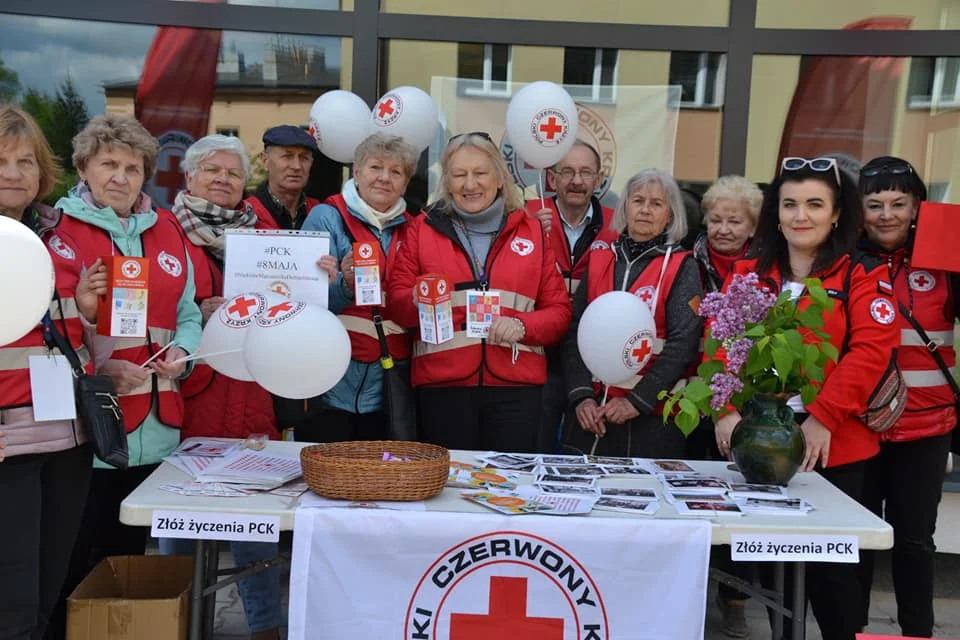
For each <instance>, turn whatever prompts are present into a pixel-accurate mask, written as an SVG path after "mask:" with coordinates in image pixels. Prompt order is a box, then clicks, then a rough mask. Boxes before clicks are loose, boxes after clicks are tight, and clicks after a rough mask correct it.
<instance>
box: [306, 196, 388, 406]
mask: <svg viewBox="0 0 960 640" xmlns="http://www.w3.org/2000/svg"><path fill="white" fill-rule="evenodd" d="M342 194H343V197H344V200H346V202H347V209H348V210H349V211H350V215H352V216H353V217H355V218H357V219H358V220H361V221H364V224H367V223H366V221H365V220H364V218H363V217H362V216H361V215H360V214H359V213H356V211H355V208H354V207H352V206H351V203H352V202H355V200H356V199H357V198H359V196H358V195H357V191H356V188H355V187H353V181H352V180H351V181H349V182H348V183H347V184H345V185H344V188H343V191H342ZM405 222H406V218H405V217H404V216H398V217H396V218H394V219H393V220H391V221H389V222H388V223H387V224H386V225H385V226H384V229H383V231H378V230H377V229H376V228H374V227H371V226H370V225H369V224H367V227H368V228H369V229H370V231H371V233H373V235H374V236H375V237H377V238H378V239H379V240H380V246H381V247H383V252H384V253H385V254H386V253H388V252H389V249H390V241H391V239H392V238H393V231H394V229H396V228H397V227H398V226H400V225H401V224H404V223H405ZM303 230H304V231H326V232H327V233H329V234H330V255H332V256H333V257H334V258H336V259H337V264H338V265H339V264H340V262H341V261H342V260H343V259H344V257H346V256H347V254H348V253H350V252H352V251H353V240H352V239H351V238H350V234H349V233H348V232H347V229H346V227H345V226H344V224H343V219H342V218H341V217H340V212H339V211H337V209H336V208H335V207H332V206H330V205H328V204H319V205H317V206H316V207H314V208H313V209H312V210H311V211H310V214H309V215H308V216H307V219H306V220H305V221H304V223H303ZM351 304H353V291H351V290H350V288H349V287H348V286H347V285H346V284H345V283H344V282H343V274H342V273H340V274H337V280H336V282H333V283H331V285H330V296H329V309H330V312H331V313H334V314H339V313H340V312H341V311H342V310H343V309H344V308H345V307H348V306H350V305H351ZM320 401H321V402H322V403H323V404H324V405H325V406H327V407H330V408H332V409H340V410H342V411H349V412H350V413H374V412H376V411H380V409H381V407H382V405H383V368H382V367H381V366H380V362H379V361H378V362H357V361H356V360H351V361H350V366H349V367H347V373H346V374H345V375H344V376H343V378H341V379H340V382H338V383H337V384H336V386H334V387H333V388H332V389H330V390H329V391H327V392H326V393H325V394H323V396H321V400H320Z"/></svg>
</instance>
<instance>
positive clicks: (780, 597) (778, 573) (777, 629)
mask: <svg viewBox="0 0 960 640" xmlns="http://www.w3.org/2000/svg"><path fill="white" fill-rule="evenodd" d="M783 573H784V565H783V563H782V562H778V563H776V565H774V567H773V588H774V589H776V591H777V601H778V602H779V603H780V604H781V605H782V606H787V603H786V602H785V600H786V598H785V597H784V591H783ZM785 620H786V616H785V615H784V614H782V613H780V612H779V611H774V612H773V637H774V640H779V639H780V638H783V625H784V623H785Z"/></svg>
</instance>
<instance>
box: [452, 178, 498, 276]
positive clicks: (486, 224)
mask: <svg viewBox="0 0 960 640" xmlns="http://www.w3.org/2000/svg"><path fill="white" fill-rule="evenodd" d="M450 208H451V210H452V211H453V215H452V218H453V229H454V231H456V233H457V238H459V239H460V243H461V244H462V245H463V246H464V248H465V249H467V250H468V252H469V253H470V258H471V259H472V260H473V263H474V264H473V267H474V275H475V276H477V277H478V278H481V279H482V278H483V272H484V270H485V269H484V267H485V265H486V264H487V254H488V253H490V247H491V246H492V245H493V241H494V239H495V238H496V237H497V234H498V233H500V229H501V227H503V221H504V215H503V214H504V211H503V197H502V196H497V199H496V200H494V201H493V204H491V205H490V206H489V207H487V208H486V209H484V210H483V211H478V212H477V213H466V212H464V211H463V210H461V209H459V208H457V205H455V204H454V203H453V202H451V203H450Z"/></svg>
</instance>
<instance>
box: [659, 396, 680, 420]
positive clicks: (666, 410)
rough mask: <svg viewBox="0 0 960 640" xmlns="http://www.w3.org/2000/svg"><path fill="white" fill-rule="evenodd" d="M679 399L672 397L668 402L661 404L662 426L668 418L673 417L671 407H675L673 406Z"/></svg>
mask: <svg viewBox="0 0 960 640" xmlns="http://www.w3.org/2000/svg"><path fill="white" fill-rule="evenodd" d="M679 399H680V398H679V396H677V395H673V396H671V397H670V399H669V400H667V401H666V402H665V403H663V422H664V424H666V422H667V420H669V419H670V416H671V415H673V405H675V404H676V403H677V400H679Z"/></svg>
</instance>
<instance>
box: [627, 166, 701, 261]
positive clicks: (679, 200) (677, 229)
mask: <svg viewBox="0 0 960 640" xmlns="http://www.w3.org/2000/svg"><path fill="white" fill-rule="evenodd" d="M648 184H658V185H660V187H661V188H662V189H663V192H664V194H665V195H666V196H667V206H668V207H670V222H669V223H667V241H668V242H670V243H673V244H676V243H679V242H680V241H681V240H683V239H684V238H685V237H686V235H687V209H686V207H685V206H684V204H683V195H682V194H681V193H680V186H679V185H678V184H677V181H676V180H674V179H673V176H672V175H670V174H669V173H667V172H666V171H663V170H662V169H644V170H643V171H640V172H638V173H636V174H634V175H633V176H632V177H631V178H630V179H629V180H627V184H625V185H624V186H623V194H622V195H621V196H620V200H619V201H618V202H617V208H616V209H615V210H614V212H613V220H612V221H611V222H610V227H611V228H612V229H613V230H614V231H616V232H618V233H623V230H624V229H626V228H627V203H628V202H629V201H630V197H631V196H632V195H633V192H634V191H636V190H637V189H639V188H640V187H645V186H647V185H648Z"/></svg>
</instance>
